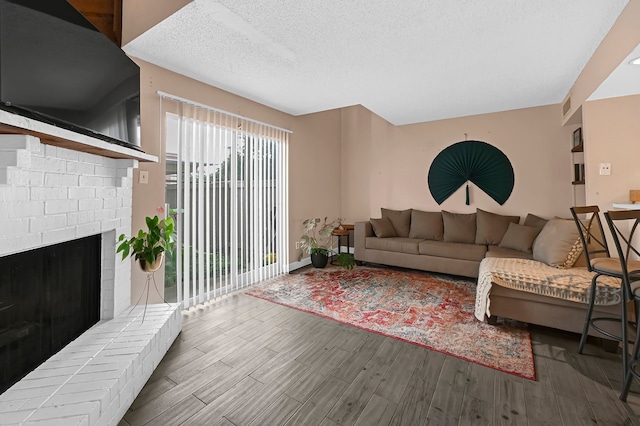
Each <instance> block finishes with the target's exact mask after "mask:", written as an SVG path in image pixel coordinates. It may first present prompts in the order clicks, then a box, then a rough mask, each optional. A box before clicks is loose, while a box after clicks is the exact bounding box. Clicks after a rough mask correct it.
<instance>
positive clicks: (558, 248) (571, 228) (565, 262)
mask: <svg viewBox="0 0 640 426" xmlns="http://www.w3.org/2000/svg"><path fill="white" fill-rule="evenodd" d="M581 253H582V243H581V241H580V235H579V233H578V228H577V227H576V224H575V222H574V221H573V220H572V219H560V218H554V219H551V220H549V221H548V222H547V224H546V225H545V226H544V228H542V230H541V231H540V234H538V236H537V237H536V239H535V241H534V242H533V259H534V260H537V261H539V262H543V263H546V264H547V265H549V266H555V267H557V268H570V267H572V266H573V264H574V263H575V262H576V260H577V259H578V257H579V256H580V254H581Z"/></svg>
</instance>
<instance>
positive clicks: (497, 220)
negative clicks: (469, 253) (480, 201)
mask: <svg viewBox="0 0 640 426" xmlns="http://www.w3.org/2000/svg"><path fill="white" fill-rule="evenodd" d="M476 220H477V224H476V225H477V230H476V244H487V245H498V244H500V241H502V237H504V234H505V233H506V232H507V229H508V228H509V224H510V223H518V222H520V216H502V215H499V214H496V213H490V212H487V211H484V210H481V209H476Z"/></svg>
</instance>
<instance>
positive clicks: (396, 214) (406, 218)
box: [380, 209, 411, 238]
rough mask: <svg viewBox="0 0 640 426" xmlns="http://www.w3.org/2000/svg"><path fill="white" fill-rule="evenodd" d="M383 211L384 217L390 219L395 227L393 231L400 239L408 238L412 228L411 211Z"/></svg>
mask: <svg viewBox="0 0 640 426" xmlns="http://www.w3.org/2000/svg"><path fill="white" fill-rule="evenodd" d="M380 210H382V217H388V218H389V220H390V221H391V225H393V229H395V231H396V235H395V236H398V237H405V238H406V237H408V236H409V228H410V226H411V209H407V210H390V209H380Z"/></svg>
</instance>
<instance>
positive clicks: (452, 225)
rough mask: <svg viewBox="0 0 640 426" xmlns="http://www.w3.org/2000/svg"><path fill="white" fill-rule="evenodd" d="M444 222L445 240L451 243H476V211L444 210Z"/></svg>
mask: <svg viewBox="0 0 640 426" xmlns="http://www.w3.org/2000/svg"><path fill="white" fill-rule="evenodd" d="M442 222H443V225H444V241H447V242H449V243H469V244H473V243H475V241H476V214H475V213H468V214H465V213H451V212H448V211H445V210H443V211H442Z"/></svg>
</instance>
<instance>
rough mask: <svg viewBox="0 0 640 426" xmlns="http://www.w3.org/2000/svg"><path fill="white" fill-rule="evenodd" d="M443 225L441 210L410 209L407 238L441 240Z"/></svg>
mask: <svg viewBox="0 0 640 426" xmlns="http://www.w3.org/2000/svg"><path fill="white" fill-rule="evenodd" d="M443 236H444V225H443V224H442V213H441V212H423V211H420V210H412V211H411V229H410V230H409V238H422V239H425V240H436V241H442V238H443Z"/></svg>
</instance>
